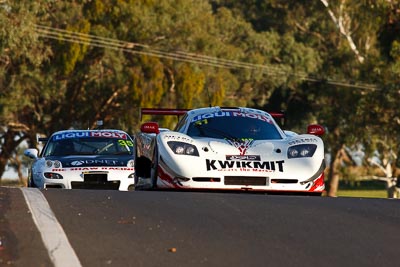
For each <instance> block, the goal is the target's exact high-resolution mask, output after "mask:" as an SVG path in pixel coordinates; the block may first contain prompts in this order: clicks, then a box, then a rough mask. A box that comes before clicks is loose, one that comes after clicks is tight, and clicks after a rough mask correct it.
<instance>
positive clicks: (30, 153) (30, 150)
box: [24, 148, 39, 159]
mask: <svg viewBox="0 0 400 267" xmlns="http://www.w3.org/2000/svg"><path fill="white" fill-rule="evenodd" d="M38 154H39V151H38V150H37V149H36V148H28V149H26V150H25V151H24V155H25V156H27V157H29V158H31V159H36V158H37V157H38Z"/></svg>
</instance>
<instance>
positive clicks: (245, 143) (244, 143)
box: [226, 138, 254, 156]
mask: <svg viewBox="0 0 400 267" xmlns="http://www.w3.org/2000/svg"><path fill="white" fill-rule="evenodd" d="M226 141H227V142H228V143H229V144H231V145H232V146H234V147H236V148H237V149H239V153H240V155H241V156H243V155H244V154H246V151H247V149H248V148H249V147H251V146H252V145H253V143H254V139H245V138H242V139H240V140H230V139H226Z"/></svg>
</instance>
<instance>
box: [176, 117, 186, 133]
mask: <svg viewBox="0 0 400 267" xmlns="http://www.w3.org/2000/svg"><path fill="white" fill-rule="evenodd" d="M187 119H188V115H187V114H185V115H184V116H183V117H182V118H181V119H180V120H179V122H178V124H177V125H176V126H175V129H174V131H175V132H181V133H182V132H183V130H184V128H185V125H186V123H187Z"/></svg>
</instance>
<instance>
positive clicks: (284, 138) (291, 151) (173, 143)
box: [135, 107, 325, 195]
mask: <svg viewBox="0 0 400 267" xmlns="http://www.w3.org/2000/svg"><path fill="white" fill-rule="evenodd" d="M142 114H154V115H181V116H182V117H181V118H180V119H179V122H178V124H177V126H176V128H175V130H174V131H170V130H168V129H160V128H159V126H158V123H156V122H146V123H144V124H142V126H141V132H139V133H137V136H136V162H135V167H136V183H137V185H136V186H137V188H142V189H148V188H151V189H154V188H159V189H186V190H199V189H201V190H213V189H215V190H246V191H266V192H274V193H296V194H297V193H298V194H308V195H321V194H322V192H323V190H324V188H325V183H324V169H325V160H324V144H323V141H322V139H321V138H320V137H319V136H320V135H323V134H324V132H325V131H324V128H323V127H322V126H320V125H316V124H314V125H309V126H308V131H307V134H296V133H294V132H292V131H283V130H282V129H281V128H280V127H279V125H278V124H277V122H276V121H275V119H274V117H275V118H277V117H283V114H281V113H276V114H273V113H267V112H265V111H261V110H257V109H251V108H243V107H237V108H220V107H209V108H200V109H193V110H178V109H177V110H174V109H142Z"/></svg>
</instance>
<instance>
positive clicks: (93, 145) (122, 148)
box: [43, 137, 134, 157]
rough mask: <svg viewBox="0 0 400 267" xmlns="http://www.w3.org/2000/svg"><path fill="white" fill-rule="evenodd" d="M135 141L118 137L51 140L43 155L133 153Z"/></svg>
mask: <svg viewBox="0 0 400 267" xmlns="http://www.w3.org/2000/svg"><path fill="white" fill-rule="evenodd" d="M133 152H134V149H133V141H131V140H130V139H118V138H103V137H101V138H100V137H91V138H65V139H61V140H54V138H53V139H52V140H50V142H49V143H48V145H47V146H46V147H45V150H44V153H43V156H44V157H46V156H67V155H131V154H133Z"/></svg>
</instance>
